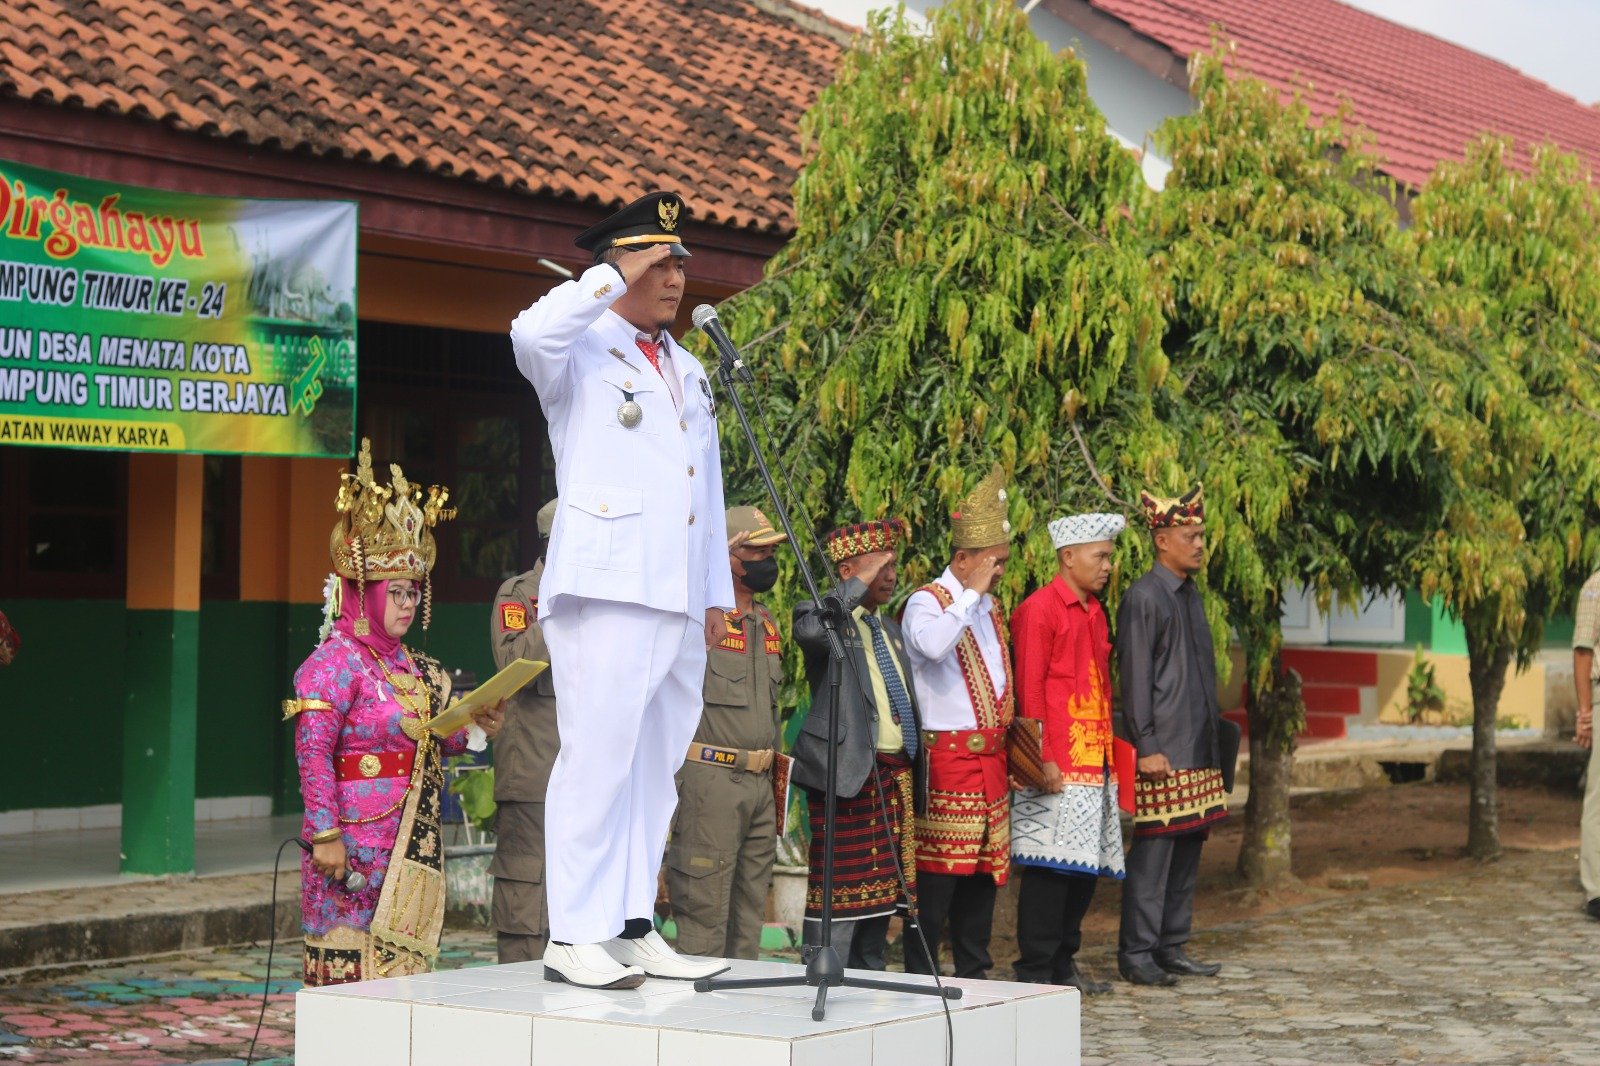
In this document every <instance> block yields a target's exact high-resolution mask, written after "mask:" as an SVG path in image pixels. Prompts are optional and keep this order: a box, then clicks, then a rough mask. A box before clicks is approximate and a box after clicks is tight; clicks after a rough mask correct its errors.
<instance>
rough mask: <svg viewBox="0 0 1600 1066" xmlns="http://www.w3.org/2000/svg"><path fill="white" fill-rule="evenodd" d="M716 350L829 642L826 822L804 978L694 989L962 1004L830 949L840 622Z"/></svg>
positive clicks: (703, 983)
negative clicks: (873, 973) (818, 910)
mask: <svg viewBox="0 0 1600 1066" xmlns="http://www.w3.org/2000/svg"><path fill="white" fill-rule="evenodd" d="M717 347H718V350H719V353H720V355H721V361H720V364H719V366H718V371H717V377H718V378H719V379H720V380H721V381H722V387H723V389H724V391H726V392H727V394H728V398H729V399H730V400H732V401H733V409H734V410H735V411H736V412H737V413H738V415H739V425H740V426H741V427H742V428H743V429H744V436H745V440H747V441H748V442H749V443H750V453H751V454H752V455H754V456H755V460H756V469H757V470H759V471H760V472H761V480H762V483H763V484H765V485H766V487H767V496H768V497H769V498H770V499H771V500H772V507H773V510H775V511H776V512H777V513H778V522H779V524H780V525H781V526H782V527H783V531H784V533H785V534H787V535H788V537H789V543H790V544H793V545H795V547H796V551H795V563H796V564H797V565H798V567H799V569H800V577H801V578H802V579H803V580H804V581H805V584H806V592H807V593H809V594H810V596H811V604H812V606H813V607H814V608H815V609H816V612H817V617H818V618H820V619H821V620H822V628H823V631H824V632H825V633H826V634H827V637H828V757H827V760H826V767H825V771H824V774H823V777H824V781H825V782H826V784H827V796H826V797H825V798H824V800H823V811H824V815H823V817H824V820H825V821H826V822H827V827H828V831H827V832H826V833H825V834H824V835H823V840H822V943H821V944H820V945H819V946H818V947H817V949H816V951H814V952H813V953H812V955H811V958H810V959H809V960H807V962H806V972H805V974H804V975H803V976H799V975H797V976H794V977H753V978H738V979H731V980H725V981H722V980H718V979H716V978H715V977H702V978H699V979H698V980H696V981H695V983H694V990H695V991H696V992H713V991H718V990H721V989H728V988H783V987H789V986H794V987H800V986H802V985H810V986H812V987H814V988H815V989H816V990H817V1002H816V1006H814V1007H812V1008H811V1020H812V1021H817V1022H820V1021H822V1019H823V1016H824V1015H825V1013H826V1009H827V1002H828V989H830V988H839V987H845V988H874V989H879V990H881V991H885V992H907V993H911V994H914V995H921V996H942V997H944V998H945V999H947V1000H948V999H960V998H961V989H959V988H955V987H951V986H945V987H935V988H928V987H925V986H922V985H914V984H907V983H901V982H896V981H879V980H873V979H872V978H867V977H847V976H845V972H844V963H843V962H842V961H841V960H840V958H839V953H838V952H837V951H835V950H834V948H833V825H834V821H833V820H834V807H835V801H836V799H837V796H836V793H837V792H838V774H839V770H838V766H837V765H836V762H837V752H838V745H839V682H840V678H841V677H842V676H843V675H844V662H845V658H844V641H843V640H842V639H841V638H840V636H839V629H838V625H839V619H838V618H837V617H835V614H834V612H833V611H830V610H829V609H828V608H827V607H826V605H824V604H823V602H822V594H821V593H820V592H819V591H818V590H817V582H816V578H815V577H814V576H812V573H811V567H810V566H808V565H807V563H806V557H805V553H804V552H803V551H800V550H798V549H799V545H800V541H799V540H798V539H797V538H796V537H795V535H794V527H793V526H792V525H791V524H790V523H789V512H788V510H787V509H786V508H785V507H784V506H783V500H782V499H781V498H780V497H779V495H778V487H777V485H775V484H773V481H772V471H771V469H769V468H768V466H767V460H766V457H765V456H763V455H762V454H761V445H760V443H759V442H758V441H757V440H756V434H755V430H754V429H753V428H751V425H750V416H749V415H748V414H747V413H746V412H745V409H744V402H743V401H742V400H740V398H739V390H738V389H737V388H736V387H735V386H734V378H735V375H736V374H740V375H743V376H744V379H745V380H746V381H747V382H748V381H752V380H753V379H752V378H751V377H750V372H749V371H748V370H746V369H745V368H744V366H743V364H742V363H739V364H738V365H737V366H736V365H735V364H736V356H735V353H733V352H730V351H728V350H726V349H724V348H722V346H721V345H718V346H717Z"/></svg>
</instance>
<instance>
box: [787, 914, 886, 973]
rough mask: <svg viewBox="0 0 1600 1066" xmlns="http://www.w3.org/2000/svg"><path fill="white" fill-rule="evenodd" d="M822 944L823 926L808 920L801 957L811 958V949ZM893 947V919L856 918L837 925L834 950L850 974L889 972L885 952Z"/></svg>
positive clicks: (815, 921) (810, 919)
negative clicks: (890, 930) (891, 921)
mask: <svg viewBox="0 0 1600 1066" xmlns="http://www.w3.org/2000/svg"><path fill="white" fill-rule="evenodd" d="M821 943H822V923H821V922H819V921H817V920H816V919H815V918H807V919H806V920H805V922H804V924H803V925H802V926H801V929H800V957H801V958H803V959H806V960H807V961H809V960H810V958H811V952H810V950H809V949H811V948H813V947H815V946H816V945H818V944H821ZM888 946H889V915H887V914H884V915H880V916H879V917H877V918H856V919H853V920H851V921H848V922H834V923H833V950H834V951H835V952H837V953H838V955H839V960H840V961H841V962H843V963H844V965H845V968H846V969H850V970H886V969H888V968H889V963H888V960H887V959H885V958H884V951H885V950H886V949H887V948H888Z"/></svg>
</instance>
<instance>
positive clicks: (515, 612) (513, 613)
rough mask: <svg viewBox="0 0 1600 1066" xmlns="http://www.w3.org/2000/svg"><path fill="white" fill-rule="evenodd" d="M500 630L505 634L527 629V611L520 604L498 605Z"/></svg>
mask: <svg viewBox="0 0 1600 1066" xmlns="http://www.w3.org/2000/svg"><path fill="white" fill-rule="evenodd" d="M500 628H501V629H503V630H505V631H506V632H507V633H520V632H522V631H523V630H524V629H527V628H528V609H527V608H526V607H524V606H522V604H520V603H502V604H501V605H500Z"/></svg>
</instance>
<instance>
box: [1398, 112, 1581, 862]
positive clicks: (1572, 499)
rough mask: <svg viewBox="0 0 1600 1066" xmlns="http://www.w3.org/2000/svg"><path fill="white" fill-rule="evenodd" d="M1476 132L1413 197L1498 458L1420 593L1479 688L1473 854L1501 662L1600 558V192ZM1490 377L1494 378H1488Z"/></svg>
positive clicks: (1462, 507) (1428, 567)
mask: <svg viewBox="0 0 1600 1066" xmlns="http://www.w3.org/2000/svg"><path fill="white" fill-rule="evenodd" d="M1511 156H1512V146H1511V144H1510V143H1509V142H1507V141H1504V140H1499V139H1495V138H1491V137H1487V136H1486V137H1482V138H1480V139H1478V140H1477V141H1476V142H1474V143H1473V144H1472V145H1470V146H1469V148H1468V150H1467V152H1466V154H1465V158H1463V159H1462V160H1459V161H1447V162H1444V163H1441V164H1440V165H1439V166H1438V168H1437V169H1436V170H1435V171H1434V173H1433V175H1432V176H1431V177H1430V178H1429V180H1428V183H1427V185H1426V186H1424V188H1423V189H1422V192H1421V193H1420V195H1419V196H1418V197H1417V199H1416V201H1415V203H1414V204H1413V217H1414V220H1415V225H1414V226H1413V228H1412V231H1411V238H1412V240H1413V242H1414V243H1415V245H1416V247H1417V249H1418V252H1419V255H1420V261H1421V264H1422V267H1423V269H1424V270H1425V271H1426V272H1427V274H1428V275H1429V276H1430V277H1432V278H1434V279H1436V280H1437V281H1439V282H1440V283H1442V284H1443V285H1444V286H1446V287H1447V291H1448V292H1449V294H1450V296H1451V298H1452V299H1453V300H1454V301H1456V302H1457V304H1458V309H1459V317H1460V318H1461V319H1462V320H1463V321H1464V322H1465V323H1467V326H1468V328H1470V329H1471V331H1472V332H1471V334H1470V337H1469V338H1468V340H1467V343H1468V344H1470V346H1471V347H1473V348H1474V349H1475V351H1476V353H1477V356H1478V359H1477V366H1476V367H1475V368H1474V371H1475V373H1477V374H1478V375H1480V376H1481V379H1482V380H1481V381H1480V382H1479V383H1478V384H1476V385H1475V386H1474V387H1473V388H1471V389H1469V390H1468V395H1469V399H1470V400H1471V402H1472V404H1473V406H1474V408H1475V410H1476V412H1477V413H1478V415H1479V417H1480V418H1481V419H1482V420H1483V421H1484V422H1485V423H1486V424H1487V425H1488V426H1489V427H1490V431H1491V433H1492V435H1493V444H1492V450H1493V452H1494V453H1495V454H1496V455H1497V456H1499V457H1500V458H1501V460H1502V461H1501V462H1500V463H1498V464H1496V466H1494V467H1493V468H1492V470H1490V472H1489V475H1490V476H1489V478H1488V480H1486V481H1485V482H1484V483H1483V484H1481V485H1480V486H1478V487H1477V491H1476V492H1475V493H1472V494H1468V495H1464V496H1463V497H1462V498H1461V499H1459V500H1458V501H1456V503H1455V504H1454V505H1453V506H1452V509H1451V514H1450V516H1449V518H1450V520H1449V521H1448V522H1447V523H1446V525H1445V526H1444V527H1443V528H1441V529H1440V530H1439V531H1438V532H1437V534H1436V535H1435V536H1434V537H1433V538H1431V540H1430V541H1429V543H1428V544H1427V545H1426V551H1425V554H1424V555H1423V557H1422V558H1421V560H1420V561H1419V569H1420V573H1421V576H1422V589H1423V592H1424V593H1425V594H1436V595H1438V596H1440V597H1441V598H1442V599H1443V601H1444V603H1445V604H1446V606H1447V607H1449V609H1450V610H1451V611H1453V612H1454V613H1455V614H1456V615H1457V616H1458V617H1460V618H1461V619H1462V623H1463V626H1464V628H1465V630H1466V637H1467V654H1468V659H1469V665H1468V672H1469V677H1470V680H1471V685H1472V717H1473V735H1472V751H1473V756H1472V763H1473V766H1472V787H1471V793H1472V798H1471V806H1470V814H1469V817H1468V823H1467V824H1468V830H1467V849H1468V851H1469V852H1470V853H1471V854H1472V855H1474V856H1477V857H1479V858H1489V857H1492V856H1493V855H1495V854H1496V853H1498V851H1499V850H1500V842H1499V829H1498V813H1497V811H1498V801H1497V795H1496V789H1495V721H1496V718H1497V715H1498V712H1499V704H1500V694H1501V691H1502V690H1503V688H1504V685H1505V678H1506V671H1507V668H1508V666H1509V665H1510V664H1511V662H1512V661H1513V660H1515V662H1516V664H1517V666H1518V668H1521V667H1523V666H1525V665H1526V664H1527V663H1528V661H1529V659H1530V658H1531V656H1532V655H1533V654H1534V653H1535V652H1536V651H1537V650H1538V648H1539V645H1540V642H1541V639H1542V637H1543V634H1544V626H1545V622H1546V620H1547V619H1548V618H1549V617H1550V615H1551V614H1552V613H1555V612H1558V611H1560V610H1561V609H1562V608H1563V607H1565V606H1569V605H1570V597H1571V595H1572V592H1573V590H1574V589H1576V588H1577V587H1578V585H1579V584H1580V583H1581V582H1582V581H1583V579H1584V578H1585V577H1587V576H1588V571H1589V568H1590V565H1591V564H1592V563H1593V561H1594V560H1595V559H1596V558H1597V556H1600V525H1597V524H1596V517H1597V514H1596V504H1597V502H1600V455H1597V454H1596V450H1595V448H1594V443H1593V442H1594V435H1595V431H1596V423H1597V421H1600V196H1597V194H1596V192H1595V189H1594V186H1593V185H1592V184H1591V181H1590V175H1589V174H1588V173H1586V172H1585V171H1584V169H1583V168H1582V167H1581V165H1580V164H1579V162H1578V161H1577V160H1576V159H1575V158H1573V157H1571V156H1566V155H1562V154H1560V153H1558V152H1557V151H1555V150H1554V149H1552V148H1548V147H1545V148H1539V149H1536V150H1535V151H1534V152H1533V154H1532V166H1531V171H1530V172H1528V173H1523V172H1521V171H1520V170H1519V169H1517V168H1516V167H1514V166H1513V165H1512V158H1511ZM1483 382H1488V383H1489V384H1484V383H1483Z"/></svg>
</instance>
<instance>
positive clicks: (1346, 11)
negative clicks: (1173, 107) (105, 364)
mask: <svg viewBox="0 0 1600 1066" xmlns="http://www.w3.org/2000/svg"><path fill="white" fill-rule="evenodd" d="M1088 2H1089V3H1090V5H1091V6H1093V7H1094V8H1095V9H1097V10H1099V11H1101V12H1103V13H1105V14H1108V15H1111V16H1112V17H1114V18H1116V19H1118V20H1120V21H1121V22H1124V23H1126V24H1127V25H1128V26H1129V27H1130V28H1131V29H1133V30H1134V31H1135V32H1137V33H1139V34H1142V35H1143V36H1145V37H1148V38H1151V39H1153V40H1155V41H1157V42H1159V43H1160V44H1162V45H1164V46H1166V47H1167V48H1168V49H1170V50H1171V51H1172V52H1174V53H1175V54H1177V55H1178V56H1180V57H1183V58H1185V59H1186V58H1188V57H1189V56H1190V55H1192V54H1193V53H1195V52H1196V51H1200V50H1204V49H1209V48H1210V46H1211V26H1212V25H1213V24H1219V25H1220V26H1221V27H1222V31H1223V33H1224V35H1225V36H1226V37H1228V38H1229V39H1231V40H1232V41H1234V42H1235V44H1236V45H1237V47H1238V56H1239V58H1240V59H1241V60H1242V61H1243V63H1244V65H1245V66H1246V67H1247V68H1248V70H1249V72H1250V73H1251V74H1253V75H1255V76H1256V77H1258V78H1261V79H1263V80H1264V81H1267V82H1269V83H1271V84H1273V85H1275V86H1278V87H1279V88H1281V89H1283V90H1285V91H1286V92H1287V91H1289V90H1292V89H1293V88H1295V87H1296V86H1297V85H1300V84H1303V83H1305V82H1310V84H1311V85H1312V86H1313V88H1314V90H1315V91H1314V95H1312V96H1311V97H1310V98H1309V103H1310V104H1311V107H1312V111H1313V112H1314V113H1316V114H1321V115H1326V114H1331V113H1332V112H1333V110H1334V109H1335V108H1336V107H1337V106H1338V102H1339V100H1340V98H1341V97H1348V98H1349V100H1350V102H1351V104H1352V106H1353V108H1354V114H1355V118H1356V120H1357V121H1358V122H1359V123H1360V124H1361V125H1363V126H1365V127H1366V128H1367V129H1369V130H1370V131H1372V133H1373V134H1374V135H1375V136H1376V137H1377V147H1378V151H1379V152H1380V154H1381V155H1382V156H1383V157H1384V159H1385V160H1386V164H1385V166H1384V167H1383V169H1384V171H1385V172H1387V173H1388V174H1389V175H1391V176H1392V177H1394V178H1395V179H1397V180H1398V181H1401V182H1403V183H1405V184H1407V185H1411V186H1417V185H1421V184H1422V182H1423V181H1425V180H1426V179H1427V177H1428V174H1429V173H1430V172H1432V170H1433V167H1434V164H1435V163H1437V162H1438V161H1439V160H1441V159H1453V158H1459V157H1460V155H1461V152H1462V148H1463V146H1464V145H1465V144H1466V143H1467V141H1468V140H1470V139H1471V138H1472V137H1474V136H1475V135H1476V134H1478V133H1480V132H1482V131H1485V130H1488V131H1492V132H1495V133H1499V134H1506V135H1509V136H1511V137H1514V138H1515V139H1516V140H1517V142H1518V147H1519V150H1521V151H1522V152H1524V153H1525V152H1526V150H1527V148H1528V147H1530V146H1531V145H1533V144H1537V143H1540V142H1543V141H1553V142H1555V143H1556V144H1558V145H1560V146H1561V147H1562V148H1563V149H1565V150H1567V151H1570V152H1576V153H1578V154H1579V155H1581V156H1582V157H1583V158H1584V159H1585V160H1586V161H1587V164H1588V166H1589V168H1590V170H1591V171H1592V172H1600V110H1597V109H1596V108H1593V107H1587V106H1585V105H1583V104H1581V103H1579V102H1578V101H1577V100H1575V99H1573V98H1572V97H1570V96H1567V95H1566V94H1564V93H1560V92H1557V91H1556V90H1554V89H1552V88H1550V87H1549V86H1548V85H1546V84H1544V83H1543V82H1541V81H1538V80H1536V79H1534V78H1530V77H1528V76H1527V75H1526V74H1523V73H1522V72H1521V71H1519V70H1517V69H1516V68H1514V67H1510V66H1507V65H1506V64H1505V63H1501V62H1499V61H1498V60H1494V59H1490V58H1488V57H1487V56H1482V55H1479V54H1478V53H1477V52H1473V51H1471V50H1469V49H1466V48H1462V47H1461V46H1459V45H1454V44H1450V43H1449V42H1447V41H1442V40H1440V39H1439V38H1437V37H1434V36H1433V35H1431V34H1427V33H1423V32H1422V31H1420V30H1413V29H1408V28H1406V27H1404V26H1399V25H1396V24H1395V23H1393V22H1390V21H1388V20H1387V19H1383V18H1380V17H1378V16H1377V15H1373V14H1369V13H1368V12H1365V11H1360V10H1357V9H1356V8H1353V7H1349V6H1347V5H1345V4H1341V3H1338V2H1337V0H1281V2H1277V3H1268V2H1266V0H1088ZM1512 6H1514V5H1512ZM1507 11H1508V14H1507V16H1506V17H1508V18H1515V17H1516V16H1515V14H1514V13H1513V12H1512V11H1511V7H1509V6H1508V8H1507ZM1523 159H1524V160H1525V159H1526V155H1525V154H1524V155H1523Z"/></svg>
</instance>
